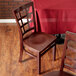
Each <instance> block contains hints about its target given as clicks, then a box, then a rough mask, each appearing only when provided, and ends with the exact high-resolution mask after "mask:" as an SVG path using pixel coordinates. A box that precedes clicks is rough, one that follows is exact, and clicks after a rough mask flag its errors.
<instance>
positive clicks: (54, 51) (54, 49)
mask: <svg viewBox="0 0 76 76" xmlns="http://www.w3.org/2000/svg"><path fill="white" fill-rule="evenodd" d="M53 60H54V61H55V60H56V43H55V46H53Z"/></svg>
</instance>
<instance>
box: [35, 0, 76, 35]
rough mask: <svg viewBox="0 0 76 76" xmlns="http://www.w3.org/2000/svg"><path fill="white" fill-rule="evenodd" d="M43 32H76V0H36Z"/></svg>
mask: <svg viewBox="0 0 76 76" xmlns="http://www.w3.org/2000/svg"><path fill="white" fill-rule="evenodd" d="M34 4H35V9H36V11H37V15H38V18H39V21H38V22H40V27H41V31H42V32H46V33H49V34H63V33H65V32H66V31H71V32H76V0H34Z"/></svg>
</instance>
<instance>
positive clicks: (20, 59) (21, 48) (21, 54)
mask: <svg viewBox="0 0 76 76" xmlns="http://www.w3.org/2000/svg"><path fill="white" fill-rule="evenodd" d="M22 56H23V47H20V57H19V62H22Z"/></svg>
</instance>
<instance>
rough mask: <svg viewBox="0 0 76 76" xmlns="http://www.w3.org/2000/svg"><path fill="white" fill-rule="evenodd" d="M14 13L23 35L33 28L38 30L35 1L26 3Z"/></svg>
mask: <svg viewBox="0 0 76 76" xmlns="http://www.w3.org/2000/svg"><path fill="white" fill-rule="evenodd" d="M14 14H15V18H16V22H17V24H18V27H19V32H20V34H22V36H24V35H25V33H27V32H29V31H32V30H34V32H36V23H35V14H34V6H33V2H29V3H26V4H25V5H22V6H21V7H19V8H17V9H16V10H14Z"/></svg>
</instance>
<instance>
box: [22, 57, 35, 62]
mask: <svg viewBox="0 0 76 76" xmlns="http://www.w3.org/2000/svg"><path fill="white" fill-rule="evenodd" d="M31 59H34V58H33V57H29V58H27V59H24V60H22V61H21V62H26V61H29V60H31Z"/></svg>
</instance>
